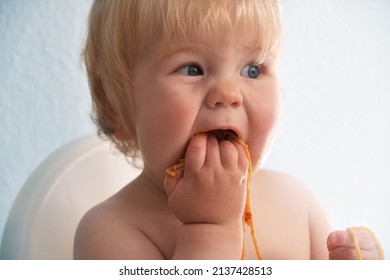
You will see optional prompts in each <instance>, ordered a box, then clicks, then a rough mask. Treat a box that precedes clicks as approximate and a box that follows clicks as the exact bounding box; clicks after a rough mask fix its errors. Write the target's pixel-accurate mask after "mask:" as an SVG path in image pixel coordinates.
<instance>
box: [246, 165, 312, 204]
mask: <svg viewBox="0 0 390 280" xmlns="http://www.w3.org/2000/svg"><path fill="white" fill-rule="evenodd" d="M253 186H254V188H257V189H258V190H259V191H261V192H263V193H266V194H268V195H272V196H278V197H279V198H280V199H283V198H288V199H290V200H291V199H296V200H299V201H301V202H304V201H307V200H308V199H311V198H313V194H312V192H311V191H310V190H309V189H308V188H307V187H306V185H305V184H304V183H303V182H302V181H300V180H299V179H298V178H296V177H294V176H292V175H289V174H287V173H284V172H280V171H273V170H260V171H258V172H257V173H256V174H255V175H254V176H253ZM308 202H309V201H308Z"/></svg>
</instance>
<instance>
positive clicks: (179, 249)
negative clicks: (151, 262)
mask: <svg viewBox="0 0 390 280" xmlns="http://www.w3.org/2000/svg"><path fill="white" fill-rule="evenodd" d="M247 166H248V162H247V159H246V157H245V153H244V151H243V149H242V147H241V146H240V145H239V144H237V143H233V142H231V141H220V142H218V141H217V139H216V137H215V136H214V135H206V134H199V135H196V136H194V137H193V138H192V139H191V141H190V143H189V146H188V148H187V152H186V156H185V169H184V170H181V171H180V172H179V174H178V176H176V177H174V178H173V177H170V176H167V178H166V181H165V189H166V192H167V194H168V196H169V198H168V203H169V206H170V208H171V209H172V211H173V212H174V214H175V215H176V217H177V218H178V219H179V220H180V221H181V222H182V223H183V225H182V227H181V229H180V230H179V233H178V237H177V242H176V249H175V252H174V255H173V259H239V258H240V256H241V251H242V245H243V220H242V216H243V212H244V207H245V195H246V188H245V186H246V170H247Z"/></svg>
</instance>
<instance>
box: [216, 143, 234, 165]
mask: <svg viewBox="0 0 390 280" xmlns="http://www.w3.org/2000/svg"><path fill="white" fill-rule="evenodd" d="M219 149H220V156H221V163H222V166H223V167H224V168H226V169H232V168H237V166H238V151H237V147H236V146H235V145H234V144H233V143H232V142H230V141H227V140H224V141H221V142H219Z"/></svg>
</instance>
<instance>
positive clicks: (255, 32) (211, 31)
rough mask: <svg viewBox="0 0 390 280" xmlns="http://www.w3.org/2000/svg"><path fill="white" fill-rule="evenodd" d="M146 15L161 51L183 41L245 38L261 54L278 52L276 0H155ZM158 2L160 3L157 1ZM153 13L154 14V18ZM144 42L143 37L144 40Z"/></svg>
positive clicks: (151, 37) (148, 30) (147, 29)
mask: <svg viewBox="0 0 390 280" xmlns="http://www.w3.org/2000/svg"><path fill="white" fill-rule="evenodd" d="M151 3H156V4H155V6H154V7H149V9H150V10H149V12H148V14H147V16H143V17H142V16H140V18H143V19H144V20H141V22H139V24H140V25H141V26H144V27H145V30H143V31H142V33H143V34H144V35H141V36H147V37H149V38H148V40H147V41H149V42H150V44H153V43H152V42H156V41H157V42H159V45H160V49H159V50H160V51H165V50H166V49H167V48H169V47H170V46H172V45H175V44H177V43H178V42H180V43H190V44H191V43H195V44H201V45H209V44H210V43H213V41H214V42H223V41H226V40H231V39H233V40H244V41H245V45H246V46H247V47H248V48H250V49H252V50H254V51H259V52H262V53H270V52H272V53H274V54H275V53H277V52H278V50H277V47H276V46H277V45H278V41H279V39H280V33H281V30H280V23H279V13H278V4H277V2H276V1H273V0H236V1H229V0H213V1H204V0H180V1H164V0H163V1H152V2H151ZM157 3H159V4H157ZM151 15H153V16H152V17H151ZM141 41H142V40H141Z"/></svg>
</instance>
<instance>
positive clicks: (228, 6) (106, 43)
mask: <svg viewBox="0 0 390 280" xmlns="http://www.w3.org/2000/svg"><path fill="white" fill-rule="evenodd" d="M237 26H238V27H239V28H246V29H249V30H250V31H251V32H253V41H252V42H251V44H252V45H253V48H254V49H258V50H259V60H265V59H266V58H267V57H268V56H270V55H271V56H277V55H278V53H279V47H280V37H281V24H280V18H279V5H278V1H277V0H234V1H233V0H210V1H209V0H95V1H94V3H93V5H92V8H91V12H90V15H89V28H88V35H87V39H86V44H85V49H84V60H85V64H86V68H87V73H88V79H89V85H90V90H91V96H92V104H93V115H92V116H93V119H94V121H95V123H96V124H97V126H98V131H99V134H100V135H102V134H104V135H106V136H107V137H108V138H109V139H110V140H111V141H112V142H113V143H114V144H115V145H116V147H117V148H118V149H119V150H120V151H121V152H122V153H124V154H125V155H127V156H129V157H131V158H133V159H134V158H136V157H137V156H138V155H139V147H138V143H137V140H136V137H131V139H124V140H123V139H122V140H121V139H118V138H116V137H115V136H114V133H115V131H116V127H117V124H118V123H120V124H121V125H122V127H123V129H124V131H125V132H126V133H128V134H129V135H134V131H133V130H134V128H133V122H134V119H133V115H132V114H133V112H132V110H131V108H132V105H133V102H132V94H131V91H132V82H133V76H134V71H135V65H136V64H137V62H139V61H140V60H142V58H143V57H144V56H145V55H147V52H148V50H149V49H150V47H151V46H152V45H153V44H155V43H156V42H158V43H159V44H161V49H164V47H165V45H166V44H170V43H172V42H175V41H177V40H188V39H191V38H192V37H193V36H197V37H200V38H202V39H203V40H207V38H210V36H213V37H215V34H223V33H226V32H229V31H231V30H232V28H233V27H237ZM188 35H189V36H190V37H191V38H187V37H188Z"/></svg>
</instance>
